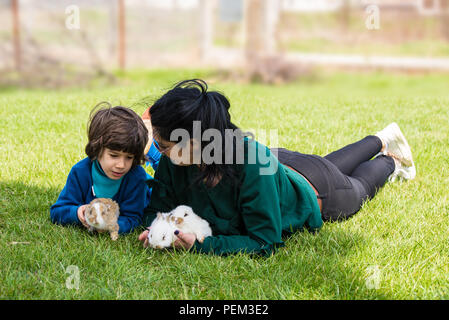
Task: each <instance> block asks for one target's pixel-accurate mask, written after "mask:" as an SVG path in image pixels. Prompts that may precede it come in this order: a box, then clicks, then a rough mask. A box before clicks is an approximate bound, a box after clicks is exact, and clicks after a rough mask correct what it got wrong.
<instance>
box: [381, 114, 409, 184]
mask: <svg viewBox="0 0 449 320" xmlns="http://www.w3.org/2000/svg"><path fill="white" fill-rule="evenodd" d="M376 136H378V137H379V138H380V139H381V140H382V142H383V143H384V144H385V146H386V147H385V149H384V151H383V152H381V153H382V154H384V155H387V156H390V157H392V158H394V159H395V165H396V169H395V170H394V172H393V173H392V174H391V176H390V181H394V180H396V178H397V177H401V178H403V179H405V180H412V179H414V178H415V176H416V168H415V164H414V163H413V157H412V151H411V149H410V146H409V144H408V143H407V140H406V139H405V137H404V135H403V134H402V132H401V129H399V126H398V125H397V123H396V122H393V123H390V124H389V125H388V126H387V127H385V129H383V130H381V131H379V132H378V133H376Z"/></svg>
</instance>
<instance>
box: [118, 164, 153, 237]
mask: <svg viewBox="0 0 449 320" xmlns="http://www.w3.org/2000/svg"><path fill="white" fill-rule="evenodd" d="M142 172H143V175H142V176H140V177H135V178H132V180H134V181H137V183H136V184H130V185H128V187H127V189H129V192H128V193H127V194H126V195H125V197H124V199H125V200H124V201H121V202H120V204H119V205H120V216H119V217H118V225H119V233H120V234H122V233H129V232H132V231H133V230H134V229H135V228H137V227H138V226H140V225H141V224H142V221H143V210H144V209H145V207H146V205H147V204H148V202H149V200H148V199H149V194H150V190H149V188H148V187H147V185H146V184H145V179H146V174H145V172H144V170H143V168H142Z"/></svg>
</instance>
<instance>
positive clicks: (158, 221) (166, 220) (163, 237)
mask: <svg viewBox="0 0 449 320" xmlns="http://www.w3.org/2000/svg"><path fill="white" fill-rule="evenodd" d="M176 230H180V231H182V232H183V233H193V234H195V236H196V238H197V239H198V241H199V242H203V241H204V238H205V237H209V236H211V235H212V229H211V228H210V226H209V223H208V222H207V221H206V220H204V219H202V218H200V217H199V216H197V215H196V214H195V213H194V212H193V210H192V208H190V207H188V206H178V207H176V208H175V209H174V210H172V211H171V212H168V213H158V214H157V216H156V218H155V219H154V220H153V222H152V223H151V226H150V232H149V233H148V242H149V245H150V247H152V248H155V249H162V248H168V247H170V246H172V244H173V242H174V241H175V240H176V239H177V238H178V237H177V236H175V231H176Z"/></svg>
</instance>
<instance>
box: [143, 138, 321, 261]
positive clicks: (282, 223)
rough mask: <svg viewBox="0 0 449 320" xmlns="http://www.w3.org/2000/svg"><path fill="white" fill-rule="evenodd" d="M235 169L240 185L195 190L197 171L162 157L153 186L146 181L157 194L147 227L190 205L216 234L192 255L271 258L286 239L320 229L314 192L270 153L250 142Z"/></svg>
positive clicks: (201, 186)
mask: <svg viewBox="0 0 449 320" xmlns="http://www.w3.org/2000/svg"><path fill="white" fill-rule="evenodd" d="M234 166H235V168H236V170H237V172H238V176H239V183H238V184H234V185H232V184H231V183H230V182H229V181H226V179H222V180H221V181H220V182H219V183H218V184H217V185H216V186H215V187H213V188H207V187H206V186H205V185H204V184H203V183H201V184H194V185H192V181H194V179H195V177H196V174H197V173H198V170H199V168H198V166H196V165H191V166H176V165H174V164H173V163H172V162H171V160H170V159H169V158H168V157H166V156H163V157H162V158H161V160H160V163H159V167H158V169H157V170H156V173H155V177H154V180H149V181H148V184H149V185H150V186H152V187H153V190H152V195H151V201H150V205H149V206H148V207H147V208H146V209H145V213H144V223H145V224H146V225H147V226H148V225H150V224H151V222H152V221H153V219H154V218H155V217H156V213H157V212H169V211H171V210H172V209H174V208H175V207H176V206H178V205H188V206H190V207H192V209H193V211H194V212H195V213H196V214H198V215H199V216H200V217H202V218H203V219H206V220H207V221H208V222H209V224H210V226H211V228H212V236H211V237H207V238H205V239H204V241H203V243H199V242H198V241H196V242H195V244H194V246H193V247H192V250H194V251H197V252H203V253H213V254H219V255H221V254H230V253H237V252H246V253H257V254H263V255H270V254H272V253H274V251H275V248H276V247H279V246H282V245H283V241H282V239H281V237H282V236H283V235H286V234H291V233H293V232H295V231H297V230H302V229H303V228H304V227H305V228H307V229H308V230H310V231H312V232H314V231H317V230H319V229H320V227H321V226H322V224H323V221H322V218H321V213H320V209H319V207H318V202H317V200H316V195H315V193H314V191H313V189H312V188H311V186H310V185H309V184H308V183H307V181H306V180H305V179H304V178H303V177H302V176H301V175H299V174H298V173H297V172H295V171H293V170H291V169H290V168H287V167H285V166H283V165H282V164H280V163H279V161H278V159H277V158H276V157H275V156H274V155H273V154H272V153H271V152H270V150H269V149H268V148H267V147H265V146H264V145H262V144H260V143H258V142H256V141H254V140H249V141H246V142H245V157H244V163H243V164H234Z"/></svg>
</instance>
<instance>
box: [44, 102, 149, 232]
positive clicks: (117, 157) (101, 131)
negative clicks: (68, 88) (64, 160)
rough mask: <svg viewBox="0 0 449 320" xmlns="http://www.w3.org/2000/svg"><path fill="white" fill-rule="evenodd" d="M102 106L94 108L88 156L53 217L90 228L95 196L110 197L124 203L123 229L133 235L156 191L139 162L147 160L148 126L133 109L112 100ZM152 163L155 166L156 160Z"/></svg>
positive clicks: (120, 220)
mask: <svg viewBox="0 0 449 320" xmlns="http://www.w3.org/2000/svg"><path fill="white" fill-rule="evenodd" d="M103 105H104V103H101V104H99V105H98V106H99V107H100V109H99V110H97V111H95V110H96V109H97V107H98V106H97V107H96V108H94V110H93V111H92V112H91V117H90V120H89V124H88V140H89V141H88V143H87V145H86V149H85V151H86V154H87V156H88V157H87V158H85V159H83V160H81V161H80V162H78V163H77V164H75V165H74V166H73V167H72V169H71V171H70V173H69V175H68V177H67V182H66V185H65V187H64V189H63V190H62V191H61V193H60V195H59V197H58V200H57V201H56V203H55V204H54V205H52V206H51V208H50V217H51V221H52V222H53V223H58V224H62V225H67V224H75V225H80V226H84V227H86V228H87V227H88V225H87V223H86V220H85V217H84V211H85V209H86V206H87V204H89V203H90V202H91V201H92V200H93V199H95V198H111V199H113V200H115V201H116V202H117V203H118V204H119V206H120V216H119V218H118V225H119V233H128V232H131V231H133V230H134V229H135V228H136V227H138V226H139V225H141V224H142V217H143V209H144V208H145V207H146V206H147V205H148V204H149V200H150V195H151V192H150V189H148V187H147V186H146V184H145V180H147V173H146V172H145V170H144V169H143V168H142V167H141V166H140V165H141V164H143V163H145V160H146V156H145V153H144V149H145V146H146V145H147V142H148V130H147V128H146V127H145V124H144V123H143V121H142V119H141V118H140V117H139V116H138V115H137V114H136V113H135V112H134V111H133V110H131V109H129V108H125V107H121V106H116V107H111V106H110V105H109V104H107V103H106V106H107V107H106V108H101V107H102V106H103ZM94 111H95V113H94ZM92 113H94V114H93V115H92ZM149 162H150V163H151V164H152V165H153V166H154V163H155V161H154V159H151V158H150V159H149Z"/></svg>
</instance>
